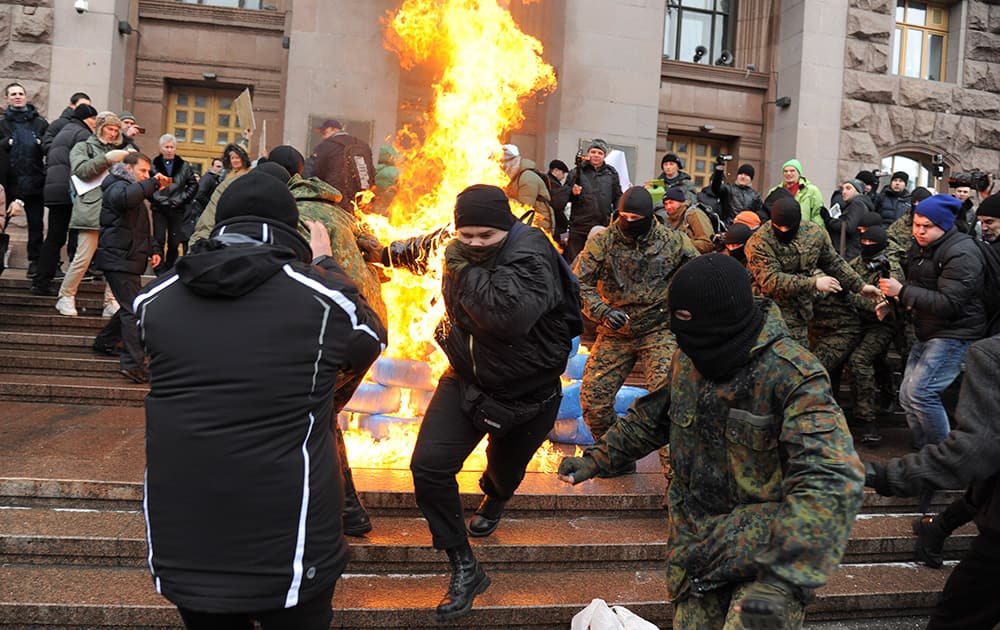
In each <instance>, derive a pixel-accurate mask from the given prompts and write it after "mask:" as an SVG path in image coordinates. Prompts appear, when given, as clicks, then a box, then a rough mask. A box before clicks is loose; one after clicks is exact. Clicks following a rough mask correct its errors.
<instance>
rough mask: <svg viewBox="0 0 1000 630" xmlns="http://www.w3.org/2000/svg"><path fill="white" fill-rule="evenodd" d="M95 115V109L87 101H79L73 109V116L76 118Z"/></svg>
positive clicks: (83, 118) (81, 118) (80, 118)
mask: <svg viewBox="0 0 1000 630" xmlns="http://www.w3.org/2000/svg"><path fill="white" fill-rule="evenodd" d="M95 116H97V110H96V109H94V107H93V106H92V105H90V104H89V103H80V104H79V105H77V106H76V109H74V110H73V118H76V119H77V120H85V119H87V118H93V117H95Z"/></svg>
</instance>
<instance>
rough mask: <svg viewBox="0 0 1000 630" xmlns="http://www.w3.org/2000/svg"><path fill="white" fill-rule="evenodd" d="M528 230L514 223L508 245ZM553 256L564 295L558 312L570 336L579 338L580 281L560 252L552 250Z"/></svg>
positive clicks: (581, 321)
mask: <svg viewBox="0 0 1000 630" xmlns="http://www.w3.org/2000/svg"><path fill="white" fill-rule="evenodd" d="M526 228H528V226H527V225H525V224H524V223H522V222H521V221H518V222H516V223H514V225H512V226H511V228H510V234H509V235H508V236H507V243H510V242H512V241H514V240H515V239H516V238H517V236H518V235H519V234H521V233H522V232H524V230H525V229H526ZM505 246H506V244H505ZM552 254H553V256H554V257H555V259H556V260H557V261H558V263H557V264H558V265H559V279H560V284H561V285H562V293H563V299H562V303H561V304H560V305H559V307H558V310H559V313H560V314H561V315H562V316H563V320H564V321H565V322H566V327H567V328H568V329H569V336H570V337H579V336H580V334H581V333H582V332H583V301H582V300H581V298H580V281H579V280H577V278H576V274H574V273H573V270H572V269H570V266H569V263H568V262H566V260H565V259H564V258H563V257H562V256H560V255H559V252H557V251H556V250H555V248H553V249H552Z"/></svg>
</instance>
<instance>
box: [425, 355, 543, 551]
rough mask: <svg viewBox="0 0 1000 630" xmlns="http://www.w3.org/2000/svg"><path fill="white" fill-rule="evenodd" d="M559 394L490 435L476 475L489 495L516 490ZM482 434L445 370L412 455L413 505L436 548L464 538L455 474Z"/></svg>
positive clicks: (454, 378)
mask: <svg viewBox="0 0 1000 630" xmlns="http://www.w3.org/2000/svg"><path fill="white" fill-rule="evenodd" d="M555 387H556V383H553V384H552V388H553V389H554V388H555ZM560 398H561V397H560V396H554V397H553V398H552V401H551V402H550V403H548V404H547V405H545V406H544V407H543V408H542V410H541V411H540V412H539V414H538V415H537V416H535V417H534V418H533V419H531V420H529V421H528V422H526V423H524V424H522V425H520V426H517V427H515V428H514V429H512V430H511V431H510V432H509V433H508V434H507V435H505V436H504V437H496V436H492V435H491V436H490V438H489V445H488V446H487V447H486V460H487V464H486V471H485V472H483V475H482V477H481V478H480V479H479V487H480V488H482V490H483V492H484V493H485V494H486V495H487V496H490V497H493V498H495V499H501V500H507V499H510V498H511V497H512V496H514V492H515V491H516V490H517V487H518V486H519V485H521V481H522V480H523V479H524V471H525V469H526V468H527V466H528V462H530V461H531V458H532V456H533V455H534V454H535V451H537V450H538V447H539V446H541V444H542V442H544V441H545V437H546V436H547V435H548V434H549V431H551V430H552V426H553V425H554V424H555V421H556V414H557V413H558V412H559V402H560ZM483 435H485V434H484V433H483V432H482V431H480V430H478V429H476V428H475V427H474V426H473V425H472V420H471V419H470V418H469V417H468V416H467V415H466V414H465V413H463V412H462V393H461V387H460V385H459V382H458V377H457V376H456V375H455V374H454V373H452V372H447V373H445V375H444V376H442V377H441V380H440V381H439V382H438V386H437V389H436V390H435V391H434V396H433V397H432V398H431V402H430V404H429V405H428V406H427V411H426V412H425V413H424V420H423V422H422V423H421V425H420V433H419V434H418V435H417V443H416V445H415V446H414V448H413V458H412V459H411V460H410V471H411V472H412V473H413V488H414V492H415V494H416V498H417V505H418V506H419V507H420V511H421V512H423V514H424V518H425V519H427V525H428V527H429V528H430V530H431V537H432V540H433V544H434V548H435V549H452V548H454V547H458V546H459V545H461V544H463V543H464V542H465V541H466V540H468V534H467V533H466V530H465V516H464V514H463V512H462V501H461V499H460V497H459V494H458V481H457V480H456V478H455V476H456V475H457V474H458V472H459V471H460V470H461V469H462V464H463V463H464V462H465V458H466V457H468V456H469V453H471V452H472V451H473V450H474V449H475V448H476V445H477V444H479V442H480V441H481V440H482V439H483Z"/></svg>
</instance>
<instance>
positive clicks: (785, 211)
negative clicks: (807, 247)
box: [771, 197, 802, 245]
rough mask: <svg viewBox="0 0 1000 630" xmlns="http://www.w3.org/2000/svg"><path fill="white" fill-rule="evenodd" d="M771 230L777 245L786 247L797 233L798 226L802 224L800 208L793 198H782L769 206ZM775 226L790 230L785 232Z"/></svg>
mask: <svg viewBox="0 0 1000 630" xmlns="http://www.w3.org/2000/svg"><path fill="white" fill-rule="evenodd" d="M771 223H773V225H772V226H771V229H772V230H773V231H774V237H775V238H776V239H778V242H779V243H783V244H785V245H788V244H789V243H791V242H792V241H793V240H794V239H795V236H796V235H797V234H798V233H799V226H800V225H801V224H802V206H800V205H799V202H798V201H796V200H795V199H794V198H793V197H782V198H780V199H778V200H777V201H775V202H774V204H773V205H772V206H771ZM775 226H781V227H787V228H791V229H790V230H788V231H787V232H783V231H781V230H779V229H777V228H776V227H775Z"/></svg>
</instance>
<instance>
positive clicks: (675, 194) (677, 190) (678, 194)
mask: <svg viewBox="0 0 1000 630" xmlns="http://www.w3.org/2000/svg"><path fill="white" fill-rule="evenodd" d="M685 199H687V198H686V197H685V196H684V189H683V188H681V187H680V186H674V187H673V188H671V189H670V190H668V191H667V192H665V193H663V200H664V201H684V200H685Z"/></svg>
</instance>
